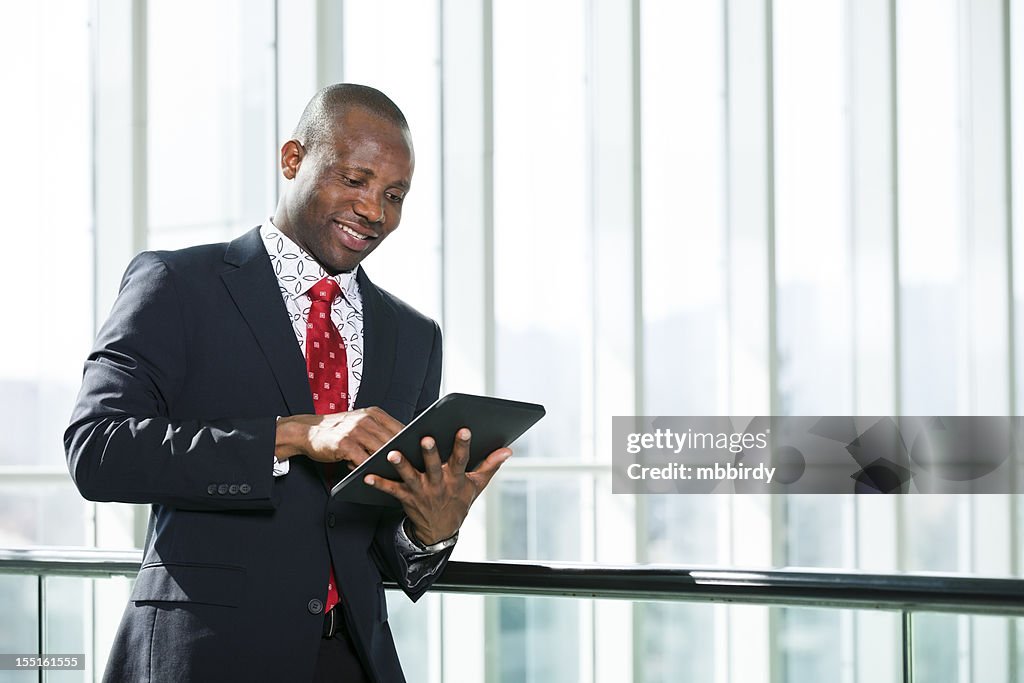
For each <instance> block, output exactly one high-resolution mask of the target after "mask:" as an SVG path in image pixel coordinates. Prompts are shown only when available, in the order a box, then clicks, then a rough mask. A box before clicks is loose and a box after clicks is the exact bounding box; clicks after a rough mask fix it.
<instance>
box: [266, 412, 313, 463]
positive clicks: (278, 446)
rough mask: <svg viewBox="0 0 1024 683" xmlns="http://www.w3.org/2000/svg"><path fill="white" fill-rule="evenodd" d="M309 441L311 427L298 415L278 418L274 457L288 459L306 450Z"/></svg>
mask: <svg viewBox="0 0 1024 683" xmlns="http://www.w3.org/2000/svg"><path fill="white" fill-rule="evenodd" d="M308 443H309V427H308V425H305V424H303V423H302V422H300V421H299V420H298V419H296V417H294V416H290V417H280V418H278V419H277V431H276V432H275V435H274V457H275V458H277V459H278V460H282V461H283V460H287V459H288V458H290V457H292V456H293V455H299V454H300V453H305V452H306V446H307V445H308Z"/></svg>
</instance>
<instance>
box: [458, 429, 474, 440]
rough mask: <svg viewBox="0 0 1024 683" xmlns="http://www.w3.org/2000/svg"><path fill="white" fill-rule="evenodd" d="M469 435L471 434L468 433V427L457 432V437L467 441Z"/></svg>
mask: <svg viewBox="0 0 1024 683" xmlns="http://www.w3.org/2000/svg"><path fill="white" fill-rule="evenodd" d="M470 436H472V435H471V434H470V433H469V430H468V429H463V430H462V431H461V432H459V438H460V439H462V440H463V441H469V437H470Z"/></svg>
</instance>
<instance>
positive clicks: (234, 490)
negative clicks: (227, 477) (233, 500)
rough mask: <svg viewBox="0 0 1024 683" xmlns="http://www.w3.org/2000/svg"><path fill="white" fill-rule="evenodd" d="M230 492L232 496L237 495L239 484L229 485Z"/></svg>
mask: <svg viewBox="0 0 1024 683" xmlns="http://www.w3.org/2000/svg"><path fill="white" fill-rule="evenodd" d="M228 493H230V494H231V495H232V496H233V495H236V494H237V493H238V484H232V485H231V486H229V487H228Z"/></svg>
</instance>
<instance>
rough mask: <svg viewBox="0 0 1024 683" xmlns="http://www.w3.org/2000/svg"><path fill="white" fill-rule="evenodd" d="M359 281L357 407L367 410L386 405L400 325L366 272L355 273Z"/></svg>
mask: <svg viewBox="0 0 1024 683" xmlns="http://www.w3.org/2000/svg"><path fill="white" fill-rule="evenodd" d="M356 278H357V280H358V282H359V292H360V294H361V296H362V298H363V375H362V379H361V380H360V382H359V393H358V395H357V396H356V402H355V406H354V407H355V408H368V407H370V406H377V405H380V404H381V403H382V402H383V400H384V398H385V396H386V395H387V390H388V386H389V385H390V384H391V373H392V370H394V367H395V347H396V344H397V339H396V337H397V335H398V325H397V324H396V323H395V316H394V313H393V312H392V311H391V309H390V307H388V306H387V305H386V304H385V302H384V297H383V296H381V293H380V290H379V289H377V286H376V285H374V284H373V283H372V282H370V279H369V278H368V277H366V270H365V269H364V268H360V269H359V270H358V271H357V272H356Z"/></svg>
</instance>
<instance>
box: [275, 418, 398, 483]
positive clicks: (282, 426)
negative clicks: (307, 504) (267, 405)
mask: <svg viewBox="0 0 1024 683" xmlns="http://www.w3.org/2000/svg"><path fill="white" fill-rule="evenodd" d="M404 426H405V425H403V424H402V423H401V422H399V421H398V420H396V419H395V418H393V417H391V416H390V415H388V414H387V413H386V412H384V411H383V410H381V409H380V408H376V407H374V408H360V409H359V410H350V411H348V412H347V413H332V414H330V415H292V416H290V417H282V418H281V419H280V420H278V421H277V438H276V441H275V444H274V455H275V456H276V457H277V459H278V460H285V459H287V458H290V457H292V456H293V455H306V456H309V457H310V458H312V459H313V460H318V461H320V462H341V461H345V462H346V463H347V464H348V467H349V469H353V468H355V467H356V466H358V465H359V464H360V463H361V462H363V461H364V460H366V459H367V458H368V457H370V456H371V455H373V454H374V453H376V452H377V450H378V449H380V447H381V446H383V445H384V444H386V443H387V442H388V441H389V440H390V439H391V437H393V436H394V435H395V434H397V433H398V432H399V431H401V429H402V428H403V427H404Z"/></svg>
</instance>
